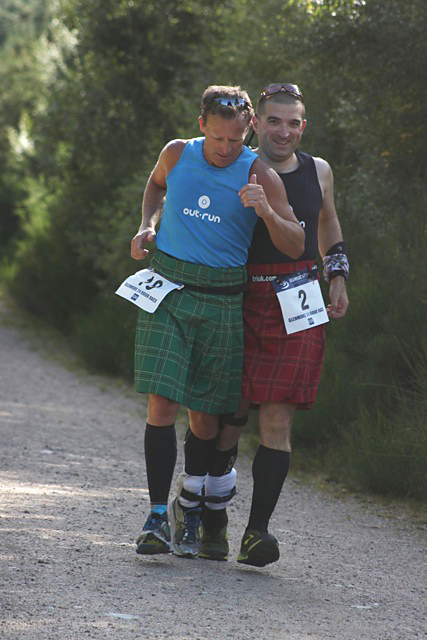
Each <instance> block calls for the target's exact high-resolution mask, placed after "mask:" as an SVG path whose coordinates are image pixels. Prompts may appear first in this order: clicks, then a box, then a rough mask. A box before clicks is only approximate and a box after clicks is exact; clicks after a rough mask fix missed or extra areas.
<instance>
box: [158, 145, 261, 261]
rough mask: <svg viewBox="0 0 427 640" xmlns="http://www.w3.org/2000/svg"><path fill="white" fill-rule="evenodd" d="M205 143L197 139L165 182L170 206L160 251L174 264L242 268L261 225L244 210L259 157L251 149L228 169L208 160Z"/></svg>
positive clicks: (164, 215)
mask: <svg viewBox="0 0 427 640" xmlns="http://www.w3.org/2000/svg"><path fill="white" fill-rule="evenodd" d="M204 140H205V138H204V137H200V138H193V139H192V140H189V141H188V142H187V144H186V145H185V147H184V150H183V152H182V155H181V157H180V159H179V160H178V162H177V163H176V165H175V167H174V168H173V169H172V171H171V172H170V173H169V175H168V176H167V178H166V184H167V191H166V200H165V205H164V209H163V213H162V219H161V224H160V231H159V232H158V234H157V241H156V244H157V247H158V248H159V249H160V250H161V251H164V252H165V253H168V254H169V255H171V256H174V257H175V258H178V259H180V260H185V261H186V262H194V263H196V264H203V265H207V266H209V267H238V266H240V265H243V264H245V263H246V261H247V256H248V248H249V245H250V242H251V239H252V233H253V230H254V227H255V224H256V221H257V219H258V216H257V215H256V213H255V210H254V209H253V208H252V207H248V208H245V207H244V206H243V205H242V203H241V201H240V196H239V193H238V192H239V190H240V188H241V187H242V186H243V185H244V184H247V183H248V182H249V171H250V168H251V166H252V164H253V163H254V162H255V160H256V158H257V156H256V154H255V153H253V151H251V150H250V149H248V148H247V147H243V151H242V153H241V154H240V156H239V157H238V158H236V160H235V161H234V162H232V164H230V165H229V166H228V167H224V168H218V167H214V166H213V165H210V164H209V163H208V162H206V160H205V158H204V156H203V142H204Z"/></svg>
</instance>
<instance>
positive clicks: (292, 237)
mask: <svg viewBox="0 0 427 640" xmlns="http://www.w3.org/2000/svg"><path fill="white" fill-rule="evenodd" d="M199 125H200V130H201V131H202V133H204V134H205V141H204V145H203V155H204V157H205V160H206V161H207V162H208V163H209V164H212V165H214V166H217V167H226V166H228V165H230V164H231V163H232V162H234V160H235V159H236V158H237V157H238V156H239V155H240V153H241V152H242V148H243V141H244V139H245V136H246V133H247V131H248V124H247V122H246V120H245V119H244V117H243V115H241V114H239V115H238V116H237V117H236V118H232V119H225V118H222V117H221V116H220V115H212V114H210V115H208V116H207V119H206V122H204V121H203V120H202V118H201V117H200V118H199ZM185 144H186V140H172V141H171V142H169V143H168V144H167V145H166V146H165V147H164V149H163V150H162V152H161V153H160V156H159V158H158V160H157V162H156V165H155V167H154V169H153V171H152V172H151V175H150V177H149V179H148V182H147V186H146V188H145V191H144V198H143V203H142V220H141V225H140V227H139V230H138V232H137V234H136V235H135V236H134V237H133V239H132V242H131V256H132V258H134V259H135V260H143V259H144V258H145V257H146V255H147V253H148V249H147V248H146V247H147V244H150V243H152V242H153V240H154V238H155V236H156V231H155V226H156V223H157V222H158V220H159V218H160V213H159V212H160V211H161V205H162V203H163V199H164V197H165V195H166V190H167V184H166V178H167V176H168V174H169V173H170V172H171V171H172V169H173V168H174V166H175V165H176V163H177V162H178V160H179V158H180V157H181V154H182V151H183V149H184V147H185ZM239 195H240V198H241V201H242V203H243V204H244V206H245V207H254V209H255V211H256V213H257V215H259V216H260V217H262V218H263V220H264V222H265V224H266V225H267V228H268V229H269V231H270V235H271V238H272V240H273V242H274V244H275V245H276V246H277V248H278V249H279V250H280V251H284V252H286V253H287V254H288V255H291V256H293V257H295V258H297V257H298V256H300V255H301V253H302V252H303V250H304V232H303V231H302V229H301V227H300V225H299V224H298V220H297V219H296V218H295V216H294V214H293V211H292V209H291V207H290V206H289V203H288V199H287V196H286V191H285V189H284V187H283V183H282V181H281V180H280V178H279V177H278V176H277V174H276V172H275V171H273V170H272V169H270V168H269V167H267V166H266V165H265V164H264V163H263V162H262V161H261V160H259V159H256V160H255V162H254V164H253V165H252V169H251V172H250V181H249V183H248V184H246V185H244V186H243V187H242V188H241V189H240V191H239ZM178 409H179V404H178V403H177V402H174V401H173V400H170V399H168V398H163V397H161V396H158V395H156V394H150V395H149V399H148V416H147V419H148V422H149V423H150V424H152V425H155V426H159V427H162V426H167V425H170V424H173V423H174V422H175V420H176V416H177V413H178ZM188 414H189V419H190V428H191V430H192V432H193V433H194V434H195V435H196V436H197V437H199V438H200V439H202V440H210V439H212V438H214V437H215V436H216V435H217V434H218V416H216V415H212V414H207V413H203V412H200V411H194V410H191V409H189V410H188Z"/></svg>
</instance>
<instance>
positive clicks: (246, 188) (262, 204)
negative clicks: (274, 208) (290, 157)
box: [239, 173, 270, 218]
mask: <svg viewBox="0 0 427 640" xmlns="http://www.w3.org/2000/svg"><path fill="white" fill-rule="evenodd" d="M239 196H240V200H241V201H242V204H243V206H244V207H253V208H254V209H255V212H256V214H257V215H258V216H260V217H261V218H263V217H264V215H265V214H266V213H268V211H269V209H270V205H269V204H268V201H267V198H266V195H265V192H264V188H263V186H262V185H260V184H258V182H257V176H256V173H253V174H252V175H251V176H250V177H249V183H248V184H245V185H243V187H242V188H241V189H240V191H239Z"/></svg>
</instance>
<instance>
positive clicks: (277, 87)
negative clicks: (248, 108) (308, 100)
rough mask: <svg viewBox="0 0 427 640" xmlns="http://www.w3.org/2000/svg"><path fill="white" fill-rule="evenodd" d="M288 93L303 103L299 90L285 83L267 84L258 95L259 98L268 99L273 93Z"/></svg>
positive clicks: (294, 85) (293, 85)
mask: <svg viewBox="0 0 427 640" xmlns="http://www.w3.org/2000/svg"><path fill="white" fill-rule="evenodd" d="M280 92H283V93H289V94H290V95H291V96H294V97H295V98H298V100H301V102H304V96H303V95H302V91H300V90H299V88H298V86H297V85H296V84H288V83H287V82H285V83H283V84H281V83H279V82H274V83H273V84H269V85H268V87H265V89H263V90H262V91H261V93H260V94H259V97H260V98H268V97H269V96H273V95H274V94H275V93H280Z"/></svg>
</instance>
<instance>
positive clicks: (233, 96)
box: [200, 85, 254, 124]
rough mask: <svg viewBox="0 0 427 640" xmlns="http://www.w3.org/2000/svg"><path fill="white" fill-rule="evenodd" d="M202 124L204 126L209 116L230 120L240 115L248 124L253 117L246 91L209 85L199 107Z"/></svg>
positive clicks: (238, 88)
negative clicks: (218, 116)
mask: <svg viewBox="0 0 427 640" xmlns="http://www.w3.org/2000/svg"><path fill="white" fill-rule="evenodd" d="M200 111H201V116H202V120H203V124H206V121H207V117H208V115H209V114H212V115H220V116H221V117H222V118H226V119H229V120H231V119H232V118H235V117H236V116H237V115H239V114H242V115H244V117H245V120H246V122H247V123H248V124H249V123H250V121H251V120H252V116H253V115H254V110H253V107H252V103H251V100H250V98H249V95H248V94H247V92H246V91H244V90H243V89H241V88H240V87H230V86H226V85H224V86H221V85H211V86H210V87H208V88H207V89H206V90H205V92H204V93H203V96H202V102H201V105H200Z"/></svg>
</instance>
